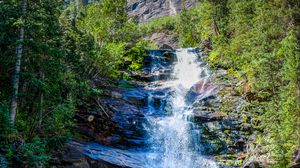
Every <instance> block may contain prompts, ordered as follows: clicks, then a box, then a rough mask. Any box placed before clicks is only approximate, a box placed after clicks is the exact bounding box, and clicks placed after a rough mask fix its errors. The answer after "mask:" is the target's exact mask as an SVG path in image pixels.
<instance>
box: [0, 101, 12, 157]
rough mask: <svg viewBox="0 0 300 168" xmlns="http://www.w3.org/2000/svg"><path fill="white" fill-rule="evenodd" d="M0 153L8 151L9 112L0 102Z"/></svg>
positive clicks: (4, 104)
mask: <svg viewBox="0 0 300 168" xmlns="http://www.w3.org/2000/svg"><path fill="white" fill-rule="evenodd" d="M0 132H1V133H0V151H1V152H4V153H6V152H7V151H8V150H9V134H10V133H11V128H10V123H9V110H8V105H7V103H5V102H0Z"/></svg>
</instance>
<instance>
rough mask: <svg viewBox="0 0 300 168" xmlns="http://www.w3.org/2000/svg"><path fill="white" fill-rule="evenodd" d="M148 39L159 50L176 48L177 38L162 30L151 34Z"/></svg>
mask: <svg viewBox="0 0 300 168" xmlns="http://www.w3.org/2000/svg"><path fill="white" fill-rule="evenodd" d="M150 41H151V42H153V43H154V44H156V45H157V46H158V48H159V49H160V50H166V49H167V50H173V49H176V48H178V39H177V38H176V37H175V36H174V35H170V34H167V33H164V32H159V33H154V34H152V36H151V37H150Z"/></svg>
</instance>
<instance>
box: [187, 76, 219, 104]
mask: <svg viewBox="0 0 300 168" xmlns="http://www.w3.org/2000/svg"><path fill="white" fill-rule="evenodd" d="M215 89H216V88H215V86H214V85H213V84H212V83H210V82H206V81H199V82H197V83H196V84H195V85H194V86H193V87H192V88H191V89H190V90H189V91H188V93H187V95H186V97H185V100H186V101H187V103H193V102H195V101H196V100H197V99H198V100H200V101H201V100H202V101H207V100H209V99H214V98H215V97H214V94H215Z"/></svg>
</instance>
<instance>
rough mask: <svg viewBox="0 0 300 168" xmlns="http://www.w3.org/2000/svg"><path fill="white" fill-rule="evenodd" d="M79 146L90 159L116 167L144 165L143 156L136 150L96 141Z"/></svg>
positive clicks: (138, 166) (135, 167) (136, 167)
mask: <svg viewBox="0 0 300 168" xmlns="http://www.w3.org/2000/svg"><path fill="white" fill-rule="evenodd" d="M80 148H82V149H83V150H84V151H85V155H86V156H88V157H90V158H91V159H93V160H101V161H102V162H104V163H109V164H110V165H114V166H116V167H122V168H123V167H125V168H130V167H134V168H144V167H145V162H144V156H143V155H141V154H140V153H138V152H133V151H127V150H120V149H116V148H110V147H106V146H103V145H100V144H96V143H90V144H86V145H84V146H80ZM98 164H99V162H98ZM95 165H97V164H95ZM109 168H110V167H109ZM113 168H114V167H113Z"/></svg>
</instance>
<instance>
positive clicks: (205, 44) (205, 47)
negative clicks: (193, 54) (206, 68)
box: [199, 38, 212, 52]
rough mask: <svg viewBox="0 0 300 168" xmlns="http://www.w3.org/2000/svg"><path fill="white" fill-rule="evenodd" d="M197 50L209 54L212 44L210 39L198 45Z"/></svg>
mask: <svg viewBox="0 0 300 168" xmlns="http://www.w3.org/2000/svg"><path fill="white" fill-rule="evenodd" d="M199 48H200V49H201V50H203V51H205V52H209V51H211V50H212V42H211V39H210V38H207V39H204V40H203V41H202V43H201V44H200V46H199Z"/></svg>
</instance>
